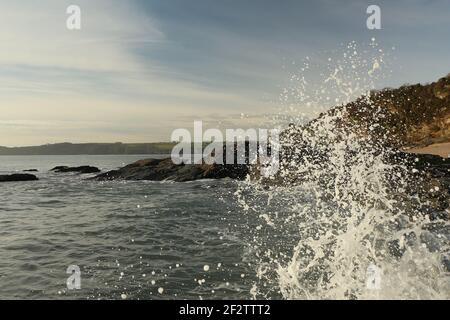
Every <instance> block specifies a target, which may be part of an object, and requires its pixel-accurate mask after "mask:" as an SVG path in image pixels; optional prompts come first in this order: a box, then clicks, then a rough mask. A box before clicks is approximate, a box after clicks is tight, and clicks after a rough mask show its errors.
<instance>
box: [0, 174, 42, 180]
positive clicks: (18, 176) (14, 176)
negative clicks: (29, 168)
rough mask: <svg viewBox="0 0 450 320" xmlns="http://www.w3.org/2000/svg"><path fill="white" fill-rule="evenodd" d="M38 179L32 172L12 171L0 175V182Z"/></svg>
mask: <svg viewBox="0 0 450 320" xmlns="http://www.w3.org/2000/svg"><path fill="white" fill-rule="evenodd" d="M36 180H39V179H38V178H37V177H36V176H35V175H33V174H27V173H14V174H7V175H0V182H13V181H36Z"/></svg>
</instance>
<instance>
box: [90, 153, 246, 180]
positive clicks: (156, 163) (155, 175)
mask: <svg viewBox="0 0 450 320" xmlns="http://www.w3.org/2000/svg"><path fill="white" fill-rule="evenodd" d="M247 174H248V167H247V166H246V165H219V164H211V165H210V164H174V163H173V162H172V159H170V158H166V159H144V160H139V161H136V162H134V163H132V164H129V165H127V166H125V167H123V168H120V169H118V170H112V171H109V172H106V173H103V174H100V175H98V176H96V177H94V178H93V179H95V180H120V179H122V180H153V181H163V180H169V181H177V182H184V181H193V180H199V179H221V178H232V179H244V178H245V177H246V176H247Z"/></svg>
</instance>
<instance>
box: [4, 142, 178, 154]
mask: <svg viewBox="0 0 450 320" xmlns="http://www.w3.org/2000/svg"><path fill="white" fill-rule="evenodd" d="M174 145H175V143H171V142H155V143H121V142H116V143H68V142H67V143H55V144H46V145H41V146H27V147H2V146H0V156H19V155H26V156H28V155H30V156H31V155H119V154H170V152H171V150H172V148H173V146H174Z"/></svg>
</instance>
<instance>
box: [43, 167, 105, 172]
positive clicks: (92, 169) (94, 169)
mask: <svg viewBox="0 0 450 320" xmlns="http://www.w3.org/2000/svg"><path fill="white" fill-rule="evenodd" d="M50 171H54V172H78V173H98V172H100V171H101V170H100V169H99V168H97V167H92V166H80V167H68V166H57V167H54V168H53V169H50Z"/></svg>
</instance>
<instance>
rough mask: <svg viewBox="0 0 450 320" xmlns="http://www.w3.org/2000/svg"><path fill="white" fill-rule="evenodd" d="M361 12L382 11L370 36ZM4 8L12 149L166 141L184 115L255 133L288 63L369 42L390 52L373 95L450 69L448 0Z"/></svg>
mask: <svg viewBox="0 0 450 320" xmlns="http://www.w3.org/2000/svg"><path fill="white" fill-rule="evenodd" d="M70 4H77V5H79V6H80V8H81V19H82V29H81V30H79V31H69V30H67V29H66V25H65V20H66V18H67V14H66V12H65V11H66V8H67V6H68V5H70ZM369 4H377V5H379V6H380V8H381V19H382V29H381V30H368V29H367V28H366V18H367V14H366V8H367V6H368V5H369ZM0 9H1V12H2V18H1V19H0V23H1V25H2V28H1V31H0V39H1V40H2V41H1V43H2V50H0V94H1V96H2V99H1V100H0V114H1V115H2V116H1V117H0V145H7V146H16V145H34V144H43V143H54V142H63V141H71V142H94V141H97V142H115V141H123V142H151V141H167V140H169V138H170V134H171V132H172V130H173V129H175V128H180V127H188V128H189V127H192V123H193V120H204V121H205V122H207V123H209V124H210V126H217V127H245V126H257V125H258V122H261V121H262V116H263V115H264V114H272V113H276V112H279V109H280V104H279V102H278V100H279V95H280V93H281V92H282V90H283V88H284V87H285V86H286V83H287V82H288V79H289V77H290V75H291V74H292V73H295V72H297V67H295V66H294V65H293V62H295V61H302V60H303V59H304V58H305V57H307V56H308V57H312V58H316V59H317V61H316V62H317V63H319V64H320V59H321V57H325V56H326V54H324V52H333V50H339V48H341V47H342V46H343V45H345V44H347V43H349V42H350V41H355V42H356V43H357V44H361V45H364V43H369V42H370V41H371V38H373V37H375V38H376V40H377V43H379V45H380V47H383V48H392V47H395V51H394V52H393V53H392V54H391V56H390V59H391V61H390V67H389V76H386V77H383V79H382V81H381V80H380V81H379V82H377V83H376V86H377V87H383V86H398V85H401V84H403V83H415V82H430V81H433V80H436V79H438V78H439V77H441V76H444V75H445V74H447V73H448V72H450V59H449V58H448V57H449V54H450V41H448V39H449V32H450V3H449V1H448V0H428V1H425V0H408V1H406V0H400V1H376V2H374V1H365V0H362V1H361V0H360V1H356V0H355V1H352V0H349V1H332V0H316V1H299V0H297V1H267V0H252V1H250V0H247V1H245V0H244V1H242V0H241V1H235V0H224V1H212V0H190V1H184V0H164V1H156V0H155V1H152V0H150V1H144V0H134V1H133V0H131V1H119V0H99V1H88V0H71V1H66V0H42V1H39V2H37V1H32V0H21V1H12V0H2V1H1V3H0ZM330 54H331V55H332V53H330ZM299 108H300V109H301V108H302V106H301V105H299ZM242 114H245V116H244V117H242Z"/></svg>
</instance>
